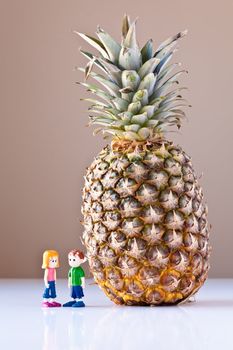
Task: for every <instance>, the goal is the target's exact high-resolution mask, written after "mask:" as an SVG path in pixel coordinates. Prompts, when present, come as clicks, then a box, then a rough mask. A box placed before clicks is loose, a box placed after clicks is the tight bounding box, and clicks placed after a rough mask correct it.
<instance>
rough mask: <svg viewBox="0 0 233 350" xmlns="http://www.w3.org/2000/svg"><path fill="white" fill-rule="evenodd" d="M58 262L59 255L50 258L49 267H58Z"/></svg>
mask: <svg viewBox="0 0 233 350" xmlns="http://www.w3.org/2000/svg"><path fill="white" fill-rule="evenodd" d="M57 263H58V258H57V256H52V257H51V258H49V267H51V268H54V267H57Z"/></svg>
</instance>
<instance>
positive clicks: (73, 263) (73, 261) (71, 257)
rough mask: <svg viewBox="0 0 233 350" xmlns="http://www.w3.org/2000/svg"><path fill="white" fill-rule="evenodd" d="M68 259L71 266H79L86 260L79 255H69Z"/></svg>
mask: <svg viewBox="0 0 233 350" xmlns="http://www.w3.org/2000/svg"><path fill="white" fill-rule="evenodd" d="M68 260H69V264H70V266H71V267H78V266H80V265H81V264H82V263H84V261H85V259H80V257H79V256H78V255H75V256H74V255H69V256H68Z"/></svg>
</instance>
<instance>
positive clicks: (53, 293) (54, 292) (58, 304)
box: [50, 282, 61, 307]
mask: <svg viewBox="0 0 233 350" xmlns="http://www.w3.org/2000/svg"><path fill="white" fill-rule="evenodd" d="M56 297H57V294H56V287H55V282H53V283H52V284H51V303H50V304H51V306H52V307H61V304H60V303H58V302H56V301H55V298H56Z"/></svg>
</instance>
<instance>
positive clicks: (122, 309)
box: [0, 279, 233, 350]
mask: <svg viewBox="0 0 233 350" xmlns="http://www.w3.org/2000/svg"><path fill="white" fill-rule="evenodd" d="M90 283H91V281H87V282H86V284H87V286H86V290H85V303H86V307H85V308H78V309H73V308H57V309H55V308H53V309H42V308H41V306H40V303H41V294H42V292H43V280H40V281H39V280H0V303H1V308H0V349H4V350H5V349H6V350H11V349H12V350H13V349H14V350H15V349H23V350H27V349H30V350H37V349H43V350H57V349H59V350H60V349H61V350H69V349H71V350H73V349H75V350H83V349H85V350H99V349H101V350H105V349H108V350H114V349H118V350H121V349H122V350H124V349H125V350H126V349H127V350H129V349H134V350H137V349H138V350H144V349H145V350H147V349H148V350H150V349H159V350H164V349H179V350H183V349H184V350H187V349H189V350H191V349H195V350H199V349H200V350H208V349H211V350H214V349H221V348H222V349H226V350H228V349H233V337H232V332H233V331H232V330H233V280H226V279H219V280H208V281H207V282H206V284H205V286H204V287H203V288H202V289H201V290H200V292H199V293H198V295H197V298H196V300H197V301H196V302H195V303H190V304H185V305H182V306H170V307H128V306H116V305H114V304H112V302H111V301H109V300H108V299H107V298H106V297H105V295H104V294H103V293H102V291H101V290H100V289H99V288H98V287H97V286H96V285H91V284H90ZM57 292H58V299H57V300H58V301H60V302H65V301H68V300H69V292H68V288H67V284H66V281H64V280H58V281H57Z"/></svg>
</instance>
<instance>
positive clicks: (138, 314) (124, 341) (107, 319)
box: [43, 306, 206, 350]
mask: <svg viewBox="0 0 233 350" xmlns="http://www.w3.org/2000/svg"><path fill="white" fill-rule="evenodd" d="M188 311H189V310H188V308H187V310H186V307H176V308H175V309H174V308H173V309H171V307H157V308H152V307H140V308H139V307H128V308H124V307H117V306H112V307H111V306H109V307H102V306H100V307H98V306H93V307H92V306H90V307H86V309H85V311H82V310H72V311H71V312H69V313H68V314H66V315H64V314H63V315H62V314H57V315H56V316H57V317H64V316H65V317H66V316H68V317H67V328H66V329H63V331H62V332H59V333H58V334H57V335H56V334H55V333H54V330H55V327H54V320H55V316H54V315H52V314H51V313H50V314H49V315H47V316H46V322H45V329H44V331H45V333H44V347H43V350H52V349H56V350H58V349H62V350H64V349H69V350H97V349H101V350H105V349H106V350H110V349H111V350H112V349H119V350H128V349H129V348H131V347H132V348H133V349H134V350H141V349H151V348H152V346H153V348H156V347H157V348H158V349H159V350H165V349H168V348H169V347H173V346H174V344H176V343H179V349H180V350H187V348H188V349H189V350H192V349H195V350H197V349H199V348H198V347H197V344H195V340H196V339H197V338H198V339H199V342H200V344H201V345H204V344H206V341H205V339H204V338H203V334H202V332H201V326H200V327H199V326H198V324H197V323H196V322H194V321H193V319H192V316H193V313H192V312H191V313H189V312H188ZM194 344H195V345H194ZM200 349H203V348H202V347H201V348H200Z"/></svg>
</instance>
